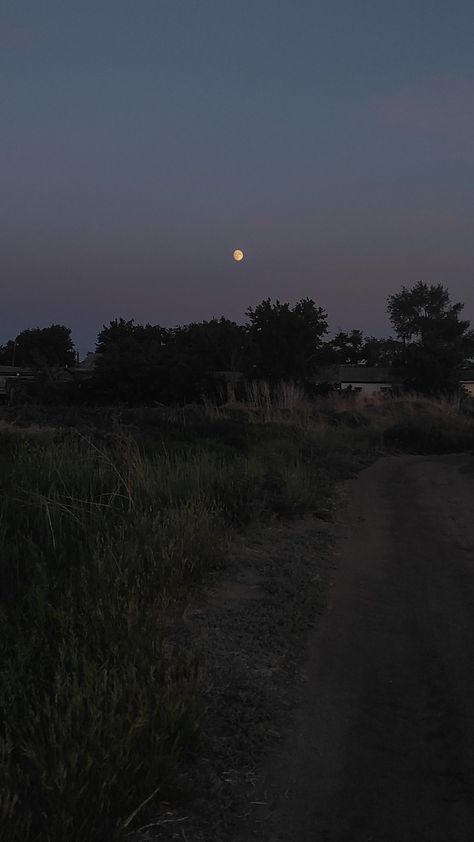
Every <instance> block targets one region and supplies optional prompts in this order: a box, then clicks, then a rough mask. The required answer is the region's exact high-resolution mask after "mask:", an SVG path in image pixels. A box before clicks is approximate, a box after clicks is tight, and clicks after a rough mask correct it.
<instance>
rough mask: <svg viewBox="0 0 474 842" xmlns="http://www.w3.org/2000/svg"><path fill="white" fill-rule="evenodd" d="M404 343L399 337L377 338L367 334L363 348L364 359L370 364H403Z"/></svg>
mask: <svg viewBox="0 0 474 842" xmlns="http://www.w3.org/2000/svg"><path fill="white" fill-rule="evenodd" d="M402 355H403V343H402V342H401V341H400V340H398V339H393V338H392V337H389V338H388V339H376V337H375V336H367V337H366V339H365V341H364V345H363V348H362V359H363V362H364V364H365V365H368V366H383V367H390V366H393V367H396V366H398V365H400V364H401V362H402Z"/></svg>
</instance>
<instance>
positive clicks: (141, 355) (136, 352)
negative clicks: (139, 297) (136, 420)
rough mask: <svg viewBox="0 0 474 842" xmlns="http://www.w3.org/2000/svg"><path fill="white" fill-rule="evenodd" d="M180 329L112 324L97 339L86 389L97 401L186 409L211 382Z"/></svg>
mask: <svg viewBox="0 0 474 842" xmlns="http://www.w3.org/2000/svg"><path fill="white" fill-rule="evenodd" d="M188 340H189V335H188V332H187V330H186V328H174V329H169V330H167V329H165V328H162V327H160V326H159V325H150V324H147V325H140V324H135V322H134V320H133V319H131V320H129V321H126V320H125V319H114V320H113V321H111V322H110V323H109V325H108V326H105V325H104V327H103V329H102V331H101V332H100V334H99V336H98V339H97V346H96V351H97V353H98V355H99V357H98V362H97V368H96V371H95V373H94V377H93V383H92V387H93V389H94V390H95V394H96V396H97V398H98V399H100V400H107V401H119V402H125V403H130V404H140V403H144V404H152V403H186V402H194V401H197V400H199V399H201V398H202V396H203V393H204V392H205V391H206V390H207V388H208V386H209V385H210V384H212V380H211V379H210V378H209V375H208V361H207V358H206V359H205V358H204V357H203V356H200V355H199V354H197V353H196V349H195V348H193V347H192V343H190V342H189V341H188Z"/></svg>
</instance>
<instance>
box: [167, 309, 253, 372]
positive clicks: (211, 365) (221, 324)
mask: <svg viewBox="0 0 474 842" xmlns="http://www.w3.org/2000/svg"><path fill="white" fill-rule="evenodd" d="M167 342H168V343H173V344H174V346H175V347H176V348H177V349H180V350H181V352H183V353H188V354H191V355H192V356H193V357H194V358H195V359H198V360H200V361H201V364H202V366H203V368H204V369H205V370H206V371H207V372H211V371H240V370H241V369H242V366H243V364H244V356H245V348H246V344H247V332H246V330H245V327H243V326H242V325H238V324H236V323H235V322H233V321H230V320H229V319H226V318H224V316H221V318H220V319H216V318H214V319H211V320H210V321H208V322H207V321H204V322H192V323H191V324H188V325H184V326H182V327H177V328H174V329H173V330H171V331H168V334H167Z"/></svg>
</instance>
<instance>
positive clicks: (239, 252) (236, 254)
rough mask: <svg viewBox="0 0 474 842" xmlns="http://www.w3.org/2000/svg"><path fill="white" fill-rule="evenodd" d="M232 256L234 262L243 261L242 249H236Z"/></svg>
mask: <svg viewBox="0 0 474 842" xmlns="http://www.w3.org/2000/svg"><path fill="white" fill-rule="evenodd" d="M232 256H233V258H234V260H237V262H238V261H240V260H243V259H244V253H243V251H242V249H236V250H235V251H234V254H233V255H232Z"/></svg>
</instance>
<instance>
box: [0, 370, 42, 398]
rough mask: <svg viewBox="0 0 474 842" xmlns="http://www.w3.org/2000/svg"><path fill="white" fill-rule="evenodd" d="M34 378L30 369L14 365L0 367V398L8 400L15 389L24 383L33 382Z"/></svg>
mask: <svg viewBox="0 0 474 842" xmlns="http://www.w3.org/2000/svg"><path fill="white" fill-rule="evenodd" d="M34 380H35V376H34V374H33V372H32V371H31V369H29V368H23V367H21V366H15V365H0V398H2V399H3V398H4V399H5V400H10V397H11V395H12V393H14V391H15V389H17V390H18V389H19V388H20V387H21V386H22V385H23V384H25V383H31V382H34Z"/></svg>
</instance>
